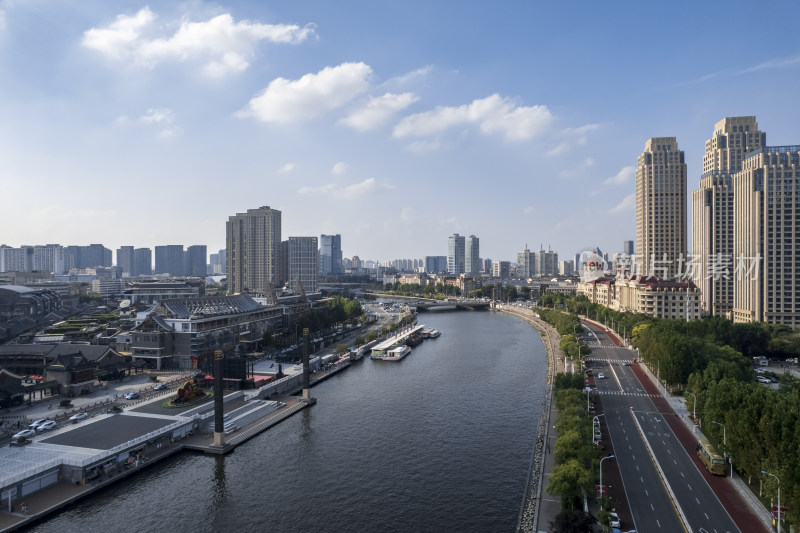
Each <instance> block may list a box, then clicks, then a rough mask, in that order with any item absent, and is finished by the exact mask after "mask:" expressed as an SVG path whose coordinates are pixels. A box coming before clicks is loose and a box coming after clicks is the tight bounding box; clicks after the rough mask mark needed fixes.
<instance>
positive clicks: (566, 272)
mask: <svg viewBox="0 0 800 533" xmlns="http://www.w3.org/2000/svg"><path fill="white" fill-rule="evenodd" d="M574 272H575V267H574V265H573V262H572V259H568V260H566V261H559V262H558V273H559V274H561V275H562V276H571V275H572V274H573V273H574Z"/></svg>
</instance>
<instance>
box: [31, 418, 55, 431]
mask: <svg viewBox="0 0 800 533" xmlns="http://www.w3.org/2000/svg"><path fill="white" fill-rule="evenodd" d="M56 425H57V424H56V421H55V420H45V421H44V422H42V423H41V424H39V425H38V426H36V431H37V432H39V433H41V432H42V431H50V430H51V429H53V428H55V427H56Z"/></svg>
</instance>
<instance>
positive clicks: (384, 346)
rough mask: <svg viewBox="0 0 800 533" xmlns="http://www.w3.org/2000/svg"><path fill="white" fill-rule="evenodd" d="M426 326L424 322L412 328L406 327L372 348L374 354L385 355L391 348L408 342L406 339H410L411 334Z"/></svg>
mask: <svg viewBox="0 0 800 533" xmlns="http://www.w3.org/2000/svg"><path fill="white" fill-rule="evenodd" d="M424 327H425V325H424V324H420V325H419V326H413V327H411V328H408V329H405V330H403V331H402V332H400V333H398V334H396V335H395V336H394V337H389V338H388V339H386V340H385V341H383V342H382V343H380V344H378V345H376V346H375V347H373V348H372V355H384V354H385V353H386V351H387V350H391V349H392V348H394V347H395V346H400V345H401V344H403V343H404V342H406V340H408V338H409V337H410V336H411V335H413V334H414V333H417V332H419V331H422V329H423V328H424Z"/></svg>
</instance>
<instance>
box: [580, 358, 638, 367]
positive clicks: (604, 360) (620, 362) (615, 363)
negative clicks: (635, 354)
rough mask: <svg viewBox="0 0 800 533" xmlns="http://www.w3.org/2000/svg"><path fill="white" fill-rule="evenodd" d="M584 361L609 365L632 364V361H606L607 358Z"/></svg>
mask: <svg viewBox="0 0 800 533" xmlns="http://www.w3.org/2000/svg"><path fill="white" fill-rule="evenodd" d="M586 360H587V361H589V362H591V363H608V364H610V365H611V364H614V365H621V364H623V363H628V364H631V363H633V359H607V358H605V359H604V358H602V357H589V358H587V359H586Z"/></svg>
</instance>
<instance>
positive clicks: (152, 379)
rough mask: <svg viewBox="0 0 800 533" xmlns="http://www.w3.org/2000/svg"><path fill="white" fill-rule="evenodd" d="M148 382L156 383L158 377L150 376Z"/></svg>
mask: <svg viewBox="0 0 800 533" xmlns="http://www.w3.org/2000/svg"><path fill="white" fill-rule="evenodd" d="M150 381H152V382H156V381H158V376H157V375H155V374H150Z"/></svg>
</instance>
